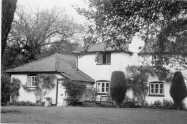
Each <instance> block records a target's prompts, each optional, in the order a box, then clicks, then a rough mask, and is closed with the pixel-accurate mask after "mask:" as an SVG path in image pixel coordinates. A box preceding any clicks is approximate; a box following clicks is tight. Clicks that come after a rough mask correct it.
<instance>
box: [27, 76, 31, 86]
mask: <svg viewBox="0 0 187 124" xmlns="http://www.w3.org/2000/svg"><path fill="white" fill-rule="evenodd" d="M27 78H28V80H27V87H30V86H31V77H30V76H28V77H27Z"/></svg>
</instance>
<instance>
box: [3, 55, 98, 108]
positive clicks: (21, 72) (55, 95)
mask: <svg viewBox="0 0 187 124" xmlns="http://www.w3.org/2000/svg"><path fill="white" fill-rule="evenodd" d="M6 72H7V73H9V74H10V75H11V79H13V78H16V79H19V80H20V82H21V87H20V89H19V96H18V98H17V101H24V102H28V101H29V102H32V103H36V102H37V100H38V97H37V95H36V91H37V85H36V84H37V82H38V81H39V80H38V78H39V77H38V76H39V74H52V75H54V76H55V79H54V80H53V81H54V82H53V83H54V84H55V86H54V88H53V89H50V90H49V91H48V92H47V93H46V94H45V96H43V100H45V98H50V99H51V100H52V104H54V105H57V106H63V105H66V104H67V103H66V101H65V99H66V98H67V93H66V90H65V87H64V86H63V82H64V81H65V80H72V81H79V82H82V83H84V84H86V86H87V87H90V86H92V85H93V83H94V80H93V79H92V78H91V77H90V76H88V75H87V74H85V73H84V72H82V71H80V70H78V69H77V66H76V57H75V56H73V55H62V54H58V53H56V54H54V55H51V56H49V57H45V58H42V59H39V60H36V61H33V62H31V63H28V64H25V65H21V66H19V67H16V68H13V69H9V70H7V71H6Z"/></svg>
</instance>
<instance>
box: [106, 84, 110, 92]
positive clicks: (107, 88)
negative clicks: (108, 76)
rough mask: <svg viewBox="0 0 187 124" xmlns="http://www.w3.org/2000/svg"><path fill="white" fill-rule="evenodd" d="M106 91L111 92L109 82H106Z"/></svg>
mask: <svg viewBox="0 0 187 124" xmlns="http://www.w3.org/2000/svg"><path fill="white" fill-rule="evenodd" d="M106 92H109V83H106Z"/></svg>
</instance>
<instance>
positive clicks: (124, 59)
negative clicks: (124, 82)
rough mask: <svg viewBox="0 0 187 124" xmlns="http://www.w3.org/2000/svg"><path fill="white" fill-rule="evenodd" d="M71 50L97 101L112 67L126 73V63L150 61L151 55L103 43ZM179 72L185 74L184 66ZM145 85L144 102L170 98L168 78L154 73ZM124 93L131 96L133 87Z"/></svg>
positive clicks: (102, 98)
mask: <svg viewBox="0 0 187 124" xmlns="http://www.w3.org/2000/svg"><path fill="white" fill-rule="evenodd" d="M75 52H76V53H77V54H78V68H79V69H80V70H81V71H83V72H85V73H86V74H88V75H89V76H91V77H92V78H93V79H94V80H95V84H94V87H95V89H96V91H97V97H96V100H97V101H105V100H107V98H108V94H109V92H110V91H109V90H110V79H111V74H112V72H113V71H123V72H124V73H125V75H128V74H127V71H126V68H127V67H128V66H132V65H135V66H140V65H149V66H151V65H152V64H151V60H152V56H151V55H150V54H149V53H145V52H140V54H133V53H132V52H130V51H128V50H126V51H125V50H124V51H117V50H114V49H113V48H111V47H106V45H105V44H104V43H98V44H96V45H92V46H90V47H89V48H88V49H87V51H86V52H85V51H75ZM182 73H183V75H184V77H186V78H187V70H182ZM186 83H187V82H186ZM147 86H148V93H147V95H146V97H145V101H146V102H147V103H148V104H152V103H154V102H155V101H160V102H163V101H164V100H167V101H172V98H171V96H170V93H169V89H170V86H171V82H166V81H164V80H159V79H158V77H157V76H154V77H153V76H149V78H148V83H147ZM126 95H127V96H128V97H130V98H133V91H131V90H129V91H128V92H127V94H126ZM186 103H187V101H186Z"/></svg>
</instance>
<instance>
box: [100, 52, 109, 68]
mask: <svg viewBox="0 0 187 124" xmlns="http://www.w3.org/2000/svg"><path fill="white" fill-rule="evenodd" d="M110 63H111V53H110V52H103V53H98V54H97V55H96V64H98V65H107V64H110Z"/></svg>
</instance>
